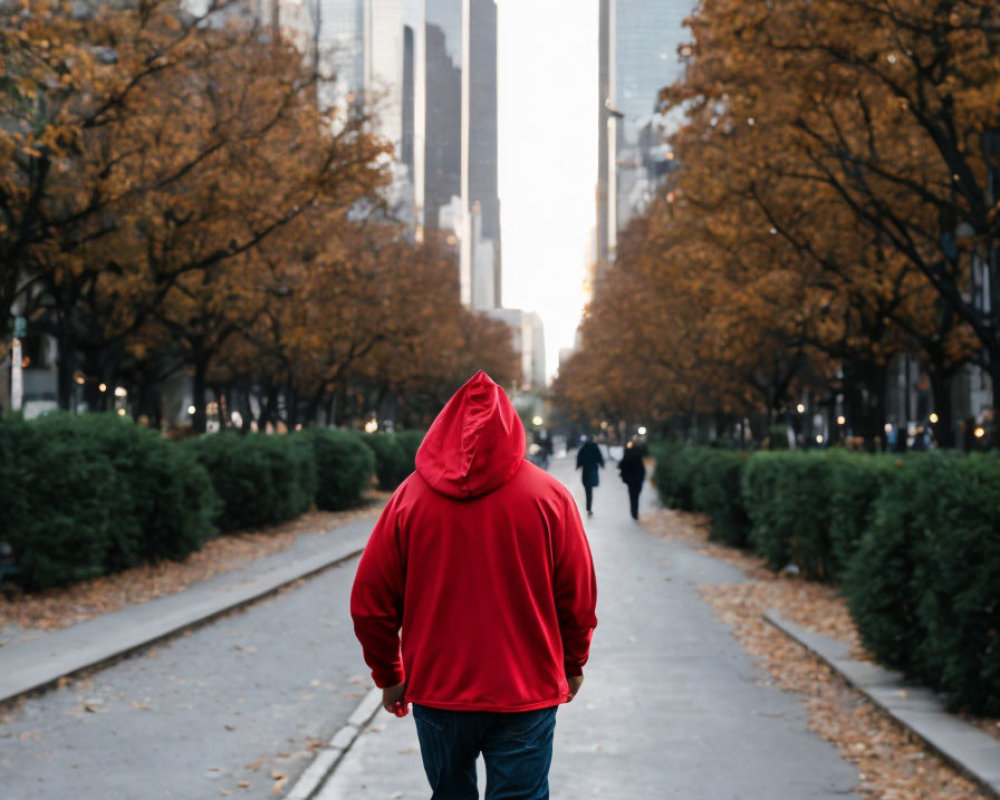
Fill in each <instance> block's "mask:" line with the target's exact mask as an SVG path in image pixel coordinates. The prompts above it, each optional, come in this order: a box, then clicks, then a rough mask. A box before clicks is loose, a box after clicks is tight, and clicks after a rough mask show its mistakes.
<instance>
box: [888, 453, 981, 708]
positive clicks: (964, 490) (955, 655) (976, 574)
mask: <svg viewBox="0 0 1000 800" xmlns="http://www.w3.org/2000/svg"><path fill="white" fill-rule="evenodd" d="M907 471H908V472H910V471H912V472H913V473H914V474H915V480H914V481H913V483H912V484H911V485H914V488H915V489H916V490H917V491H919V492H921V494H922V495H924V496H925V497H926V498H927V500H926V501H922V502H920V503H919V504H918V507H919V508H920V509H922V510H924V512H925V514H926V516H924V517H923V518H922V519H915V520H914V522H915V523H916V524H917V525H918V528H917V530H916V531H915V536H914V538H916V539H917V540H918V547H917V552H916V558H915V559H914V572H913V579H912V588H913V593H914V596H915V597H916V618H917V623H918V627H919V629H920V630H921V631H922V633H923V635H922V636H921V637H920V638H919V640H918V641H917V642H916V649H915V652H914V657H913V664H914V667H915V671H916V673H917V674H918V675H919V676H920V677H921V678H923V679H924V681H926V682H927V683H929V684H930V685H932V686H934V687H936V688H938V689H940V690H942V691H943V692H944V693H945V695H946V696H947V698H948V700H949V702H950V703H951V704H952V705H953V706H956V707H968V708H970V709H972V710H973V711H976V712H978V713H981V714H987V715H990V716H996V715H998V714H1000V495H998V492H997V487H998V486H1000V458H998V457H997V456H996V455H995V454H990V455H977V454H973V455H970V456H968V457H964V458H956V457H954V456H952V457H942V456H939V455H933V456H922V457H919V458H916V459H912V460H910V459H908V463H907Z"/></svg>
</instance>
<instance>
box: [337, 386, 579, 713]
mask: <svg viewBox="0 0 1000 800" xmlns="http://www.w3.org/2000/svg"><path fill="white" fill-rule="evenodd" d="M524 452H525V436H524V427H523V426H522V425H521V421H520V419H518V416H517V413H516V412H515V411H514V407H513V406H512V405H511V402H510V400H509V399H508V397H507V395H506V394H505V393H504V391H503V389H501V388H500V387H499V386H497V385H496V384H495V383H494V382H493V381H492V380H490V378H489V377H488V376H487V375H486V373H484V372H479V373H477V374H476V375H475V376H473V377H472V378H471V379H470V380H469V381H468V382H467V383H466V384H465V385H464V386H463V387H462V388H461V389H459V390H458V392H456V393H455V396H454V397H452V398H451V400H449V401H448V404H447V405H446V406H445V407H444V409H443V410H442V411H441V413H440V414H439V415H438V417H437V419H436V420H434V423H433V424H432V425H431V427H430V430H428V431H427V436H426V437H425V438H424V442H423V444H422V445H421V446H420V449H419V450H418V451H417V471H416V472H414V473H413V474H412V475H410V477H409V478H407V479H406V480H405V481H404V482H403V483H402V485H400V487H399V488H398V489H397V490H396V492H395V494H393V496H392V499H391V500H390V501H389V503H388V505H386V507H385V510H384V511H383V512H382V516H381V517H380V518H379V521H378V523H377V524H376V526H375V530H374V531H373V532H372V535H371V538H370V539H369V541H368V546H367V547H366V548H365V552H364V555H363V556H362V557H361V563H360V564H359V565H358V573H357V577H356V578H355V580H354V589H353V591H352V593H351V616H352V617H353V618H354V630H355V633H356V634H357V637H358V640H359V641H360V642H361V645H362V648H363V649H364V656H365V661H366V662H367V663H368V666H370V667H371V668H372V677H373V678H374V679H375V684H376V685H377V686H379V687H381V688H385V687H388V686H395V685H396V684H399V683H402V682H403V681H406V682H407V689H406V699H407V700H409V701H411V702H414V703H420V704H422V705H427V706H432V707H434V708H443V709H452V710H458V711H530V710H532V709H537V708H546V707H548V706H554V705H557V704H559V703H562V702H565V700H566V697H567V694H568V686H567V683H566V676H567V675H580V674H582V672H583V665H584V664H585V663H586V662H587V655H588V652H589V650H590V638H591V635H592V634H593V630H594V627H595V626H596V625H597V618H596V617H595V616H594V607H595V603H596V597H597V586H596V581H595V578H594V568H593V564H592V562H591V557H590V548H589V546H588V544H587V539H586V537H585V535H584V532H583V525H582V523H581V522H580V514H579V512H578V511H577V508H576V503H575V502H574V501H573V498H572V496H571V495H570V493H569V492H568V491H567V489H566V487H564V486H563V485H562V484H561V483H559V481H557V480H556V479H555V478H553V477H551V476H550V475H549V474H548V473H546V472H545V471H544V470H541V469H539V468H538V467H536V466H534V465H533V464H531V463H530V462H528V461H526V460H525V458H524Z"/></svg>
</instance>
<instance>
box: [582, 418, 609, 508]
mask: <svg viewBox="0 0 1000 800" xmlns="http://www.w3.org/2000/svg"><path fill="white" fill-rule="evenodd" d="M584 439H585V441H584V443H583V446H581V447H580V450H579V452H578V453H577V454H576V468H577V469H582V470H583V492H584V494H585V495H586V496H587V515H588V516H593V515H594V508H593V506H594V487H595V486H599V485H600V483H601V478H600V475H599V474H598V469H599V468H600V467H603V466H604V456H602V455H601V448H600V447H598V446H597V443H596V442H594V441H593V440H592V439H588V438H587V437H584Z"/></svg>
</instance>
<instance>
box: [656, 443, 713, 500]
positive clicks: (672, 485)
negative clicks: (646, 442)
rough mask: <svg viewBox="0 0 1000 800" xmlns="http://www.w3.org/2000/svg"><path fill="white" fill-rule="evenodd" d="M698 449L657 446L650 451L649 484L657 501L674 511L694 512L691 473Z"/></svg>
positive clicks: (699, 449) (668, 445) (692, 478)
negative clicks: (656, 495) (654, 488)
mask: <svg viewBox="0 0 1000 800" xmlns="http://www.w3.org/2000/svg"><path fill="white" fill-rule="evenodd" d="M698 452H702V450H701V448H689V447H684V446H682V445H673V444H660V445H654V446H653V448H652V453H653V457H654V458H655V459H656V465H655V466H654V467H653V484H654V485H655V486H656V492H657V494H658V495H659V497H660V502H661V503H663V505H664V506H666V507H667V508H673V509H677V510H678V511H694V483H695V481H694V472H695V464H696V462H697V456H696V455H695V453H698Z"/></svg>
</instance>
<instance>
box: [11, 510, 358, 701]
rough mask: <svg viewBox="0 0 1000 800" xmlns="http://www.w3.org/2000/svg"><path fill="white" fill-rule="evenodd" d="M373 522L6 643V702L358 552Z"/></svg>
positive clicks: (303, 540) (300, 541)
mask: <svg viewBox="0 0 1000 800" xmlns="http://www.w3.org/2000/svg"><path fill="white" fill-rule="evenodd" d="M373 524H374V523H373V522H372V521H371V520H361V521H359V522H354V523H350V524H348V525H345V526H343V527H341V528H337V529H336V530H335V532H333V533H323V534H306V535H303V536H300V537H298V538H297V539H296V540H295V543H294V544H293V545H292V546H291V547H289V548H287V549H285V550H282V551H280V552H278V553H275V554H273V555H270V556H265V557H264V558H260V559H258V560H256V561H254V562H253V563H252V564H250V565H249V566H248V567H245V568H244V569H240V570H235V571H233V572H226V573H221V574H219V575H215V576H214V577H212V578H210V579H209V580H207V581H203V582H201V583H197V584H195V585H194V586H191V587H189V588H188V589H185V590H183V591H181V592H178V593H176V594H171V595H164V596H162V597H158V598H156V599H154V600H150V601H148V602H145V603H136V604H134V605H130V606H126V607H125V608H123V609H121V610H119V611H114V612H111V613H109V614H103V615H101V616H99V617H95V618H93V619H91V620H87V621H86V622H81V623H79V624H77V625H73V626H71V627H68V628H62V629H60V630H58V631H55V632H52V633H43V632H39V633H38V638H36V639H34V640H30V641H23V640H22V641H18V642H14V643H11V644H7V645H5V646H3V647H0V703H2V702H4V701H7V700H12V699H14V698H16V697H19V696H20V695H23V694H25V693H27V692H31V691H35V690H38V689H43V688H46V687H48V686H51V685H53V684H54V683H56V682H57V681H58V680H59V679H60V678H62V677H65V676H68V675H72V674H74V673H76V672H79V671H80V670H83V669H87V668H90V667H94V666H97V665H99V664H102V663H104V662H107V661H110V660H112V659H114V658H118V657H119V656H123V655H126V654H128V653H130V652H132V651H134V650H136V649H138V648H140V647H145V646H147V645H150V644H152V643H154V642H156V641H158V640H160V639H163V638H165V637H167V636H171V635H173V634H176V633H178V632H180V631H183V630H185V629H187V628H189V627H191V626H192V625H197V624H200V623H203V622H206V621H208V620H210V619H212V618H213V617H215V616H217V615H219V614H223V613H227V612H229V611H232V610H233V609H236V608H239V607H240V606H242V605H245V604H247V603H250V602H252V601H254V600H257V599H259V598H261V597H264V596H266V595H268V594H271V593H272V592H274V591H275V590H276V589H279V588H281V587H282V586H285V585H286V584H288V583H291V582H292V581H296V580H299V579H301V578H304V577H308V576H309V575H313V574H315V573H317V572H320V571H322V570H324V569H327V568H328V567H330V566H333V565H334V564H337V563H338V562H340V561H343V560H345V559H347V558H350V557H352V556H355V555H357V554H358V553H360V552H361V550H362V549H363V548H364V545H365V542H366V541H367V540H368V535H369V534H370V533H371V529H372V525H373Z"/></svg>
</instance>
